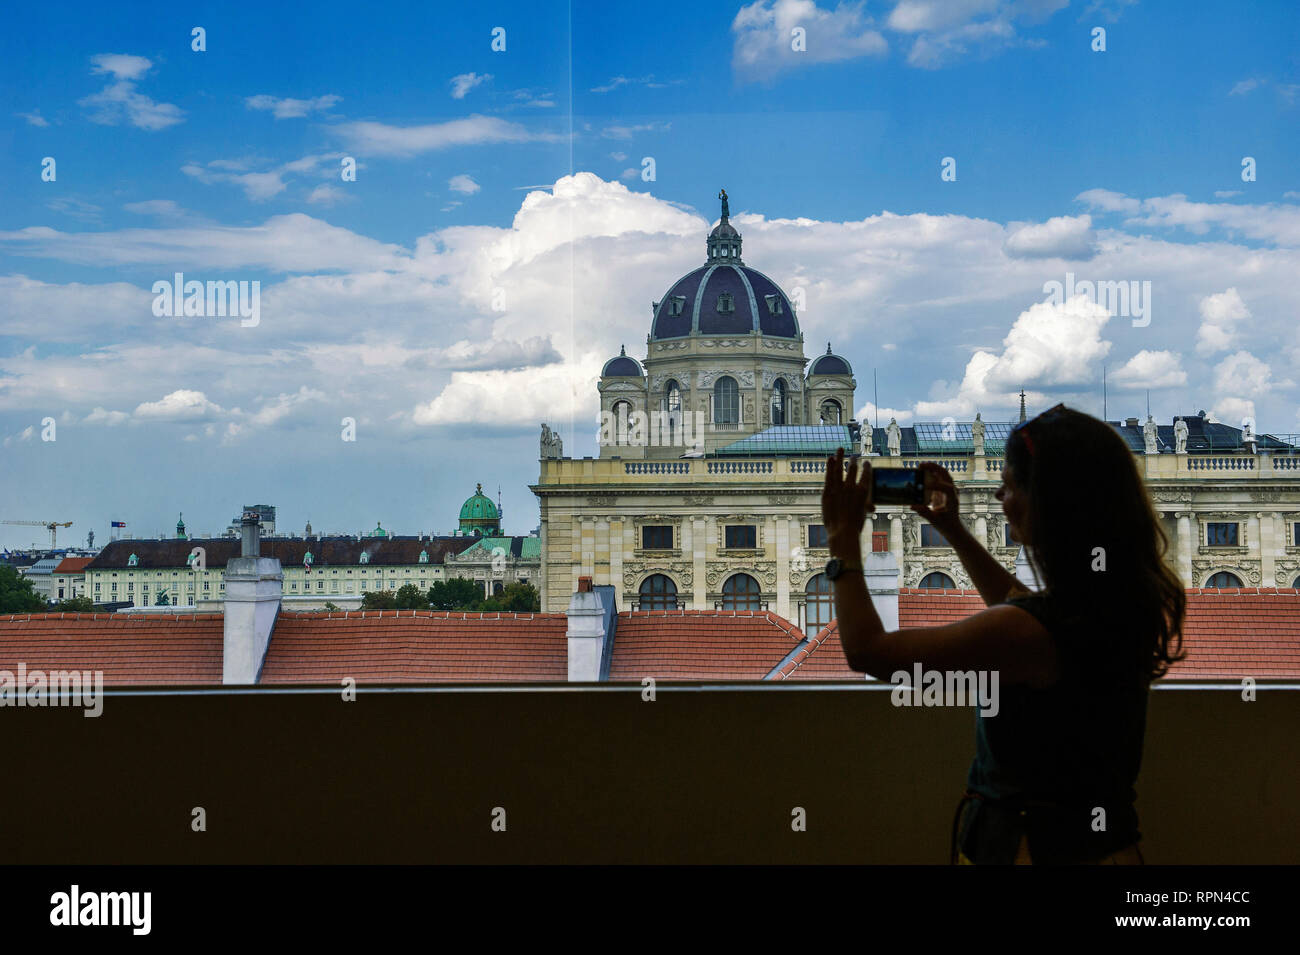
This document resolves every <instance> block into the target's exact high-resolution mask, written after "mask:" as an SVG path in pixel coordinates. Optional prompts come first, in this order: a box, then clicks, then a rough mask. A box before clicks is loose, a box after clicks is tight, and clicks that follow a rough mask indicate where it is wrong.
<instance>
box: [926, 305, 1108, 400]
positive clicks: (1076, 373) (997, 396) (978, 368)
mask: <svg viewBox="0 0 1300 955" xmlns="http://www.w3.org/2000/svg"><path fill="white" fill-rule="evenodd" d="M1109 319H1110V313H1109V312H1108V311H1107V310H1106V309H1105V308H1104V307H1102V306H1101V305H1098V304H1097V303H1095V302H1091V301H1089V300H1088V298H1087V296H1085V295H1076V296H1075V297H1074V298H1072V299H1070V300H1068V301H1065V302H1062V303H1060V304H1053V303H1051V302H1040V303H1038V304H1037V305H1034V306H1032V307H1030V308H1028V309H1027V310H1025V311H1023V312H1021V313H1020V315H1019V316H1018V317H1017V318H1016V320H1015V322H1014V323H1013V324H1012V326H1011V331H1009V332H1008V333H1007V336H1006V338H1004V339H1003V340H1002V352H1001V353H1000V354H997V353H994V352H991V351H986V350H983V349H981V350H979V351H976V352H975V354H974V355H972V356H971V358H970V360H969V361H968V362H967V364H966V371H965V374H964V376H963V378H962V380H961V383H960V384H959V385H958V386H957V388H956V389H955V391H954V392H953V393H952V394H950V395H947V396H944V397H942V398H939V399H937V400H931V401H921V402H918V403H917V405H916V413H917V415H918V416H919V417H926V416H934V417H942V416H943V415H948V414H952V415H967V416H969V415H973V414H974V413H975V412H976V411H977V410H979V409H980V408H987V407H990V406H998V405H1000V406H1006V405H1008V404H1010V403H1011V401H1012V396H1013V395H1014V394H1015V392H1016V391H1018V390H1019V388H1020V387H1021V386H1022V385H1024V386H1036V387H1038V388H1039V389H1044V388H1057V389H1059V388H1070V387H1074V386H1078V385H1081V384H1084V383H1086V382H1089V381H1091V379H1092V377H1093V376H1094V375H1095V374H1096V372H1097V371H1098V363H1099V362H1100V360H1101V359H1102V358H1104V357H1106V355H1107V353H1108V352H1109V351H1110V348H1111V343H1110V342H1108V341H1103V340H1102V338H1101V330H1102V328H1103V326H1105V324H1106V322H1107V321H1108V320H1109Z"/></svg>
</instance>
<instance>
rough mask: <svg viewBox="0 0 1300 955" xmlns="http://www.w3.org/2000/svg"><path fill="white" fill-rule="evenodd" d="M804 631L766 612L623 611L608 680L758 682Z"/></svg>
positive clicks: (620, 616)
mask: <svg viewBox="0 0 1300 955" xmlns="http://www.w3.org/2000/svg"><path fill="white" fill-rule="evenodd" d="M802 639H803V632H802V631H801V630H800V629H799V628H798V627H796V626H795V625H794V624H792V623H791V622H790V621H789V620H786V619H785V618H784V617H782V616H780V615H779V614H776V613H773V612H772V611H770V610H624V611H622V612H621V613H620V614H619V615H618V623H617V624H616V626H615V629H614V655H613V658H612V659H611V661H610V667H609V678H610V680H641V679H642V678H643V677H647V676H649V677H654V678H655V679H656V680H761V679H763V677H764V676H766V675H767V673H768V672H769V671H771V669H772V667H774V666H776V664H777V663H779V662H780V661H781V659H782V657H784V656H785V655H786V654H787V653H789V652H790V651H791V650H793V649H794V648H795V647H796V646H798V644H799V641H801V640H802Z"/></svg>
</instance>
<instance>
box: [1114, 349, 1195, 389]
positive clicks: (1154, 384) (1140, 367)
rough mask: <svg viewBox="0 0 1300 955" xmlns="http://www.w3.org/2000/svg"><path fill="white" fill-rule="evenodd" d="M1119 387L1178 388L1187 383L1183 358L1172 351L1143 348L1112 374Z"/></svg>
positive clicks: (1115, 383)
mask: <svg viewBox="0 0 1300 955" xmlns="http://www.w3.org/2000/svg"><path fill="white" fill-rule="evenodd" d="M1110 381H1111V382H1112V383H1113V384H1114V385H1115V386H1116V387H1119V388H1177V387H1181V386H1183V385H1186V384H1187V372H1185V371H1183V369H1182V367H1181V359H1180V357H1179V356H1178V355H1176V354H1175V353H1173V352H1171V351H1148V350H1146V349H1143V350H1142V351H1140V352H1138V353H1137V354H1136V355H1134V356H1133V357H1132V358H1130V359H1129V360H1128V361H1126V362H1125V363H1124V364H1123V365H1122V366H1120V368H1119V370H1118V371H1115V372H1113V373H1112V374H1111V375H1110Z"/></svg>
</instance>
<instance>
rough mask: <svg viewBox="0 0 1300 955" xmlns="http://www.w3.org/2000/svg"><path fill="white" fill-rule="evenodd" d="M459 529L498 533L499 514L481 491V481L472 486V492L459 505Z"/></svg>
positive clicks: (462, 530)
mask: <svg viewBox="0 0 1300 955" xmlns="http://www.w3.org/2000/svg"><path fill="white" fill-rule="evenodd" d="M460 530H461V532H462V533H465V534H487V533H489V532H493V533H499V532H500V530H501V514H500V513H499V512H498V511H497V506H496V505H495V504H493V503H492V499H491V498H490V497H488V496H487V495H485V494H484V493H483V485H482V484H481V483H479V484H476V485H475V486H474V494H473V495H472V496H471V497H469V498H467V499H466V500H465V503H464V504H462V505H461V506H460Z"/></svg>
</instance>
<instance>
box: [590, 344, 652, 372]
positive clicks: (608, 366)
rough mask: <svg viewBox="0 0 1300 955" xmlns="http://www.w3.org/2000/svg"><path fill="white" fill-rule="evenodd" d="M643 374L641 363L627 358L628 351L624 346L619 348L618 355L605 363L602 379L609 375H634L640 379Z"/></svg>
mask: <svg viewBox="0 0 1300 955" xmlns="http://www.w3.org/2000/svg"><path fill="white" fill-rule="evenodd" d="M643 374H644V372H643V371H641V363H640V362H638V361H637V360H636V359H635V358H629V357H627V351H626V350H624V347H623V346H622V345H619V346H618V354H617V355H615V356H614V357H613V358H611V359H610V360H609V361H607V362H605V367H604V368H602V369H601V370H600V375H601V377H602V378H604V377H606V376H608V375H633V376H635V377H637V378H640V377H641V376H642V375H643Z"/></svg>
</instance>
